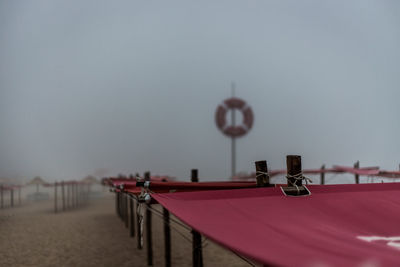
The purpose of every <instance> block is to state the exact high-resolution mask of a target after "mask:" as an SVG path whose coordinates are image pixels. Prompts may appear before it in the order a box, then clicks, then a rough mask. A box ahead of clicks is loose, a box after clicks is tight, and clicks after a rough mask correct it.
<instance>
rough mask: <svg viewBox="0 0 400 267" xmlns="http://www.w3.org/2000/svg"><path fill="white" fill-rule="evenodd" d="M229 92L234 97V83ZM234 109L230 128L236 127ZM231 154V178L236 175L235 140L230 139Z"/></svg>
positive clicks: (233, 138)
mask: <svg viewBox="0 0 400 267" xmlns="http://www.w3.org/2000/svg"><path fill="white" fill-rule="evenodd" d="M231 90H232V98H233V97H235V83H233V82H232V84H231ZM235 113H236V112H235V109H232V111H231V120H232V121H231V123H232V127H235V126H236V114H235ZM231 153H232V155H231V156H232V158H231V167H232V169H231V178H233V177H234V176H235V175H236V138H235V137H232V138H231Z"/></svg>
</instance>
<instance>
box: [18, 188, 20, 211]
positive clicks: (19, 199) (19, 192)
mask: <svg viewBox="0 0 400 267" xmlns="http://www.w3.org/2000/svg"><path fill="white" fill-rule="evenodd" d="M18 205H19V206H21V186H19V187H18Z"/></svg>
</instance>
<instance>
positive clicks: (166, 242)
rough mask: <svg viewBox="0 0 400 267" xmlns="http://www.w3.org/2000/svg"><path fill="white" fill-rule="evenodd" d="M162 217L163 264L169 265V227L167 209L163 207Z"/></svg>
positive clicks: (168, 266)
mask: <svg viewBox="0 0 400 267" xmlns="http://www.w3.org/2000/svg"><path fill="white" fill-rule="evenodd" d="M163 217H164V245H165V266H166V267H170V266H171V229H170V226H169V211H168V210H167V209H166V208H163Z"/></svg>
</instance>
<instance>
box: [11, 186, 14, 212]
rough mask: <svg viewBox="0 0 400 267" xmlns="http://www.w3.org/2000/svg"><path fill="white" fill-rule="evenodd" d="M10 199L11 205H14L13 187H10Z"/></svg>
mask: <svg viewBox="0 0 400 267" xmlns="http://www.w3.org/2000/svg"><path fill="white" fill-rule="evenodd" d="M10 200H11V207H14V188H11V195H10Z"/></svg>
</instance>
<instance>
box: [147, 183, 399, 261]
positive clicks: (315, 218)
mask: <svg viewBox="0 0 400 267" xmlns="http://www.w3.org/2000/svg"><path fill="white" fill-rule="evenodd" d="M309 189H310V191H311V192H312V195H311V196H307V197H286V196H284V195H283V194H282V191H281V189H280V188H273V187H272V188H254V189H241V190H221V191H203V192H190V193H189V192H187V193H169V194H152V196H153V197H154V198H155V199H156V200H157V201H158V202H159V203H160V204H161V205H163V206H164V207H166V208H167V209H168V210H170V211H171V212H172V213H173V214H174V215H176V216H177V217H178V218H180V219H181V220H182V221H183V222H185V223H186V224H188V225H189V226H191V227H192V228H194V229H195V230H197V231H199V232H200V233H202V234H203V235H205V236H207V237H208V238H210V239H212V240H214V241H215V242H217V243H219V244H221V245H223V246H225V247H226V248H228V249H231V250H233V251H235V252H237V253H239V254H242V255H243V256H245V257H248V258H250V259H253V260H255V261H257V262H259V263H262V264H272V265H278V266H310V267H311V266H312V267H314V266H327V267H331V266H360V267H361V266H399V264H400V227H399V225H400V184H395V183H386V184H360V185H325V186H320V185H315V186H313V185H311V186H309Z"/></svg>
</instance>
